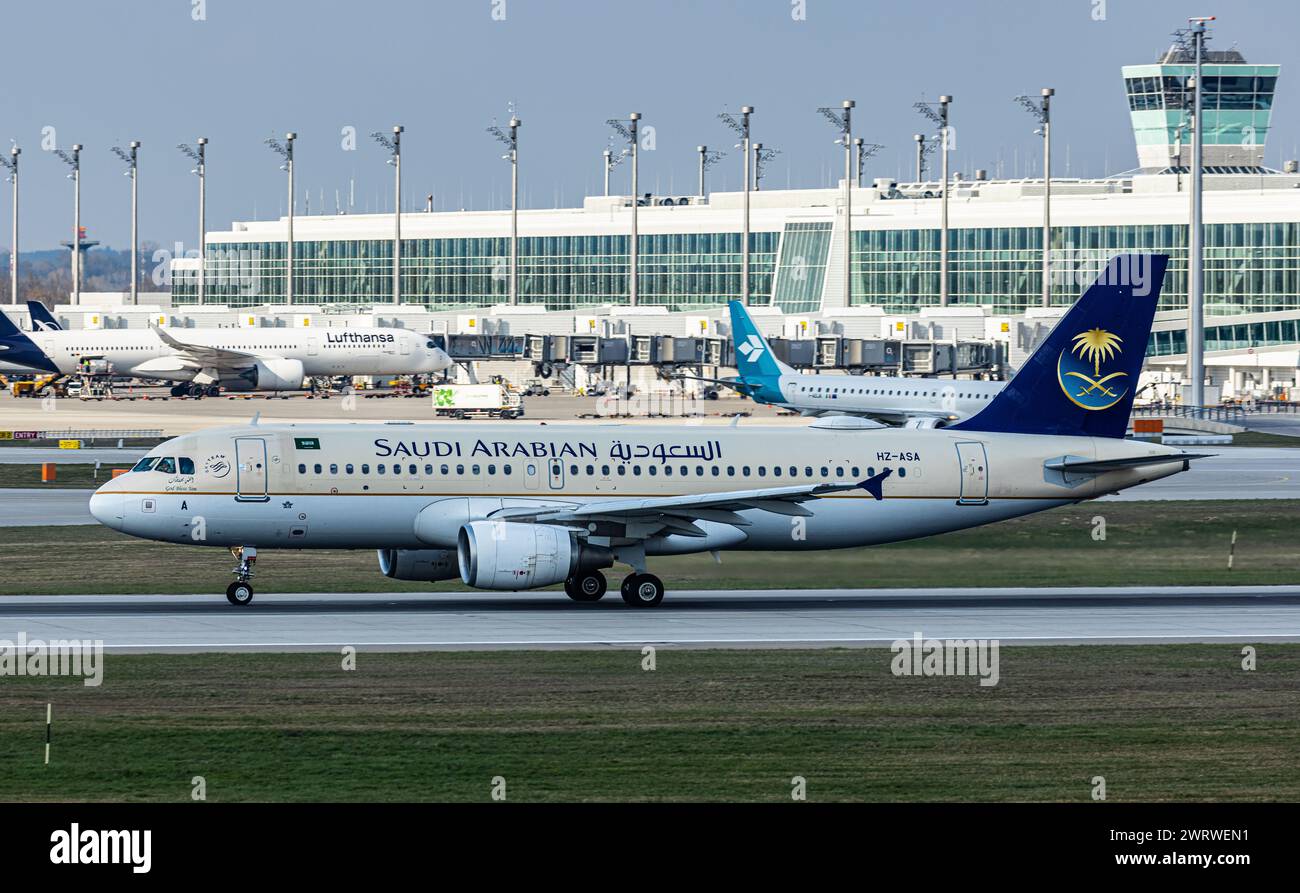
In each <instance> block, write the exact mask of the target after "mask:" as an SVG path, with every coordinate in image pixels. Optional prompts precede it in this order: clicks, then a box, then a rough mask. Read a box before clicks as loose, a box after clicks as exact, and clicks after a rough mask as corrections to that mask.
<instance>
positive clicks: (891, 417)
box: [681, 301, 1006, 428]
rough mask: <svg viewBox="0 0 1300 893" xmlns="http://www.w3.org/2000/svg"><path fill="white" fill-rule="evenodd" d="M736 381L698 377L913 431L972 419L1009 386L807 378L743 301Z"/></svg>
mask: <svg viewBox="0 0 1300 893" xmlns="http://www.w3.org/2000/svg"><path fill="white" fill-rule="evenodd" d="M728 306H729V307H730V308H731V337H732V340H733V341H734V343H735V347H736V367H737V371H738V372H739V373H740V374H739V375H738V376H737V377H736V378H696V377H695V376H685V375H684V376H681V377H682V378H686V379H692V380H695V381H707V382H712V383H713V384H719V385H722V386H723V387H728V388H731V389H733V390H735V391H737V392H738V393H740V394H741V395H743V396H745V397H749V398H751V399H752V400H754V401H756V402H758V403H767V404H770V405H774V406H784V407H786V408H788V409H793V410H796V411H797V412H799V413H801V414H802V415H805V416H828V415H849V416H861V417H864V418H870V419H876V420H877V421H881V422H886V423H888V424H893V425H900V424H901V425H906V426H907V427H909V428H942V427H944V426H945V425H951V424H952V423H954V422H959V421H961V420H962V419H968V418H970V417H971V416H973V415H975V414H976V413H977V412H979V411H980V410H982V409H983V408H984V407H986V406H988V405H989V401H990V400H992V399H993V397H994V395H995V394H997V393H998V392H999V391H1001V390H1002V388H1003V387H1005V386H1006V382H1002V381H975V380H967V379H963V380H957V379H952V380H942V381H941V380H939V379H937V378H902V377H896V376H875V375H804V374H802V373H800V372H799V371H798V370H796V369H793V368H791V367H790V366H788V365H786V364H785V363H783V362H781V361H780V360H779V359H777V357H776V355H775V354H773V353H772V347H771V345H769V344H768V343H767V339H766V338H764V337H763V336H762V335H761V334H760V333H759V331H758V327H757V326H755V325H754V321H753V319H751V318H750V316H749V312H748V311H746V310H745V306H744V305H743V304H741V303H740V302H739V301H731V302H730V304H729V305H728Z"/></svg>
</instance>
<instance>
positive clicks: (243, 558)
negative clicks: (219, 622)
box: [226, 546, 257, 608]
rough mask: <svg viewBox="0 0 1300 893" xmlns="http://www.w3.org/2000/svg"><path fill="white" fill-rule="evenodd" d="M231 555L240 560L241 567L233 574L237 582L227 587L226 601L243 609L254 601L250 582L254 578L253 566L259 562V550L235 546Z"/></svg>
mask: <svg viewBox="0 0 1300 893" xmlns="http://www.w3.org/2000/svg"><path fill="white" fill-rule="evenodd" d="M230 554H231V555H234V556H235V558H237V559H238V560H239V565H238V567H236V568H235V569H234V570H233V571H231V573H233V574H234V575H235V577H236V579H235V582H233V583H231V584H230V585H229V586H227V587H226V599H227V600H228V601H229V602H230V603H231V604H232V605H235V606H236V607H240V608H242V607H243V606H244V605H247V604H249V603H250V602H252V600H253V585H252V584H251V583H249V582H248V581H249V580H251V579H252V578H253V565H254V564H255V563H256V562H257V550H256V549H254V548H253V547H252V546H234V547H232V548H231V550H230Z"/></svg>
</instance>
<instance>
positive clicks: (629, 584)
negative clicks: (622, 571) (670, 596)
mask: <svg viewBox="0 0 1300 893" xmlns="http://www.w3.org/2000/svg"><path fill="white" fill-rule="evenodd" d="M620 591H621V592H622V595H623V601H625V602H626V603H627V604H629V605H631V606H632V607H634V608H653V607H655V606H656V605H658V604H659V603H660V602H661V601H663V600H664V581H663V580H660V579H659V578H658V577H656V576H655V575H654V574H629V575H628V576H626V577H624V578H623V585H622V586H621V587H620Z"/></svg>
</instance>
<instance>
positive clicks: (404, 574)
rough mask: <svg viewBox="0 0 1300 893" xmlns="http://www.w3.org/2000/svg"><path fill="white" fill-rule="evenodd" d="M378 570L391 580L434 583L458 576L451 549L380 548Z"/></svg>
mask: <svg viewBox="0 0 1300 893" xmlns="http://www.w3.org/2000/svg"><path fill="white" fill-rule="evenodd" d="M379 570H380V571H381V572H383V575H384V576H385V577H389V578H390V579H393V580H414V581H416V582H419V583H436V582H437V581H439V580H454V579H456V577H458V576H460V569H459V568H458V567H457V565H456V553H455V552H453V551H452V550H451V549H380V550H379Z"/></svg>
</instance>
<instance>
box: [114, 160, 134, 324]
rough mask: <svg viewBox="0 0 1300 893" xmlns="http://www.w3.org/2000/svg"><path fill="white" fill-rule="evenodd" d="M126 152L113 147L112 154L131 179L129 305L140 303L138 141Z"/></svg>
mask: <svg viewBox="0 0 1300 893" xmlns="http://www.w3.org/2000/svg"><path fill="white" fill-rule="evenodd" d="M128 145H129V148H130V151H129V152H127V151H125V150H123V149H122V147H120V146H114V147H113V154H114V155H116V156H117V157H118V158H120V159H122V160H123V161H125V162H126V165H127V168H126V175H127V176H128V177H130V178H131V304H132V305H133V306H134V305H136V304H139V303H140V229H139V220H140V219H139V216H138V210H139V198H140V193H139V183H140V178H139V165H138V154H139V151H140V141H139V140H131V142H130V143H129V144H128Z"/></svg>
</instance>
